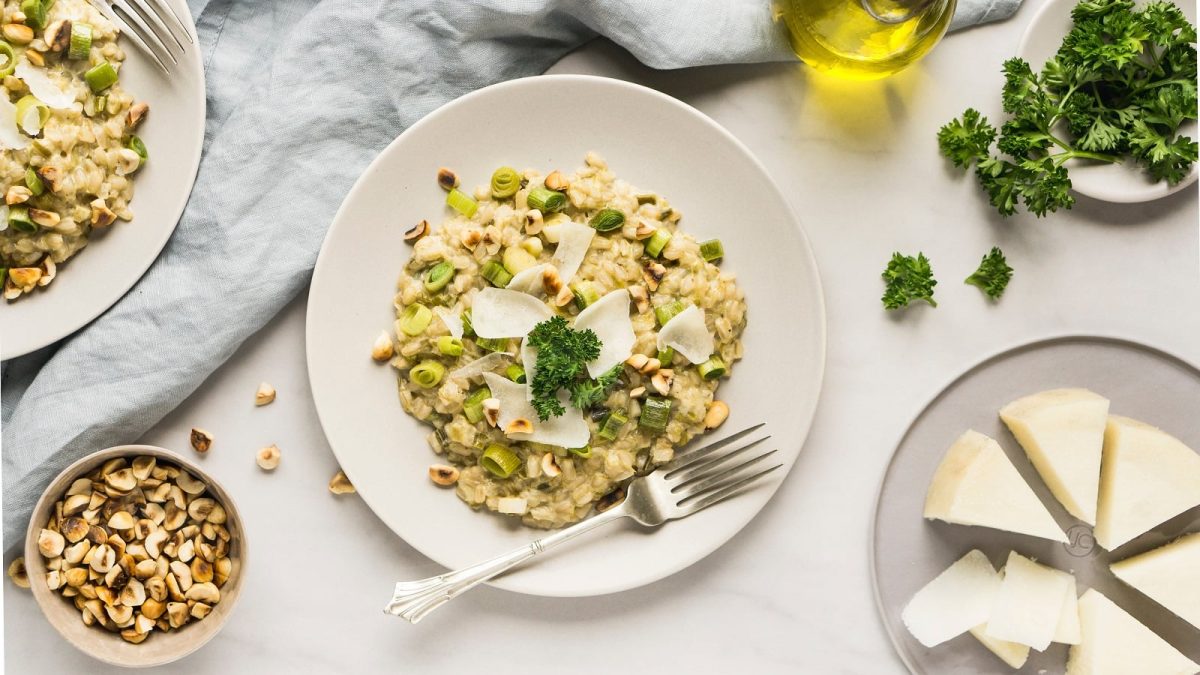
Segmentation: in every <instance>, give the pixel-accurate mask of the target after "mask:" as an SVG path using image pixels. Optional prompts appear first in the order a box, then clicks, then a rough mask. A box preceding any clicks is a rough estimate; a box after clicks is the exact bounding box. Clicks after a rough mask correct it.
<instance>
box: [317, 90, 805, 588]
mask: <svg viewBox="0 0 1200 675" xmlns="http://www.w3.org/2000/svg"><path fill="white" fill-rule="evenodd" d="M531 102H536V105H531ZM498 120H509V121H511V122H512V123H513V125H515V127H512V129H513V130H512V131H511V132H510V133H505V134H495V133H490V132H487V133H485V132H483V131H482V130H483V129H488V128H493V127H494V125H495V123H496V122H497V121H498ZM506 126H510V125H506ZM521 130H525V131H521ZM307 351H308V369H309V378H310V380H311V382H312V389H313V396H314V398H315V401H316V406H317V412H318V414H319V416H320V420H321V423H322V426H323V427H324V430H325V433H326V436H327V437H328V439H329V442H330V445H331V446H332V448H333V451H334V453H335V454H336V455H337V458H338V461H339V462H340V464H341V466H342V468H343V470H345V472H346V474H347V475H348V476H349V477H350V479H351V480H352V481H353V483H354V485H355V486H356V487H357V488H358V492H359V494H361V495H362V497H363V499H364V500H366V502H367V504H368V505H370V506H371V508H372V509H373V510H374V511H375V512H376V513H377V514H378V515H379V516H380V518H382V519H383V521H384V522H385V523H387V524H388V526H389V527H391V528H392V529H393V530H394V531H395V532H396V533H397V534H399V535H400V536H401V537H402V538H404V539H405V540H406V541H407V542H408V543H409V544H411V545H412V546H414V547H415V548H417V549H418V550H419V551H421V552H422V553H424V554H425V555H427V556H429V557H430V558H432V559H433V560H435V561H437V562H438V563H440V564H442V565H444V566H446V567H450V568H457V567H461V566H464V565H467V564H471V563H474V562H478V561H479V560H481V559H484V558H487V557H490V556H493V555H496V554H498V553H500V552H503V551H506V550H509V549H511V548H514V547H516V546H518V545H522V544H526V543H528V542H529V541H531V540H532V539H535V538H537V537H538V536H541V535H542V534H544V533H545V531H546V530H547V529H551V528H558V527H562V526H564V525H567V524H570V523H573V522H576V521H578V520H580V519H583V518H586V517H588V516H589V515H590V514H591V513H593V512H594V510H595V509H596V508H599V507H600V505H601V504H603V502H604V500H605V499H606V498H610V495H612V494H613V492H614V490H617V489H619V487H620V486H621V485H622V484H623V483H624V482H626V481H627V480H628V479H630V478H631V477H633V476H634V475H637V474H639V473H643V472H647V471H650V470H652V469H653V468H654V467H655V466H658V465H661V464H664V463H666V462H669V461H670V460H671V458H672V457H673V456H674V453H675V452H676V451H677V450H678V449H680V448H682V447H683V446H685V445H686V444H687V443H689V442H697V443H702V442H704V439H705V438H709V437H712V438H717V437H720V436H723V435H727V434H728V433H731V432H734V431H737V430H739V429H741V428H744V427H747V426H750V425H751V424H757V423H759V422H765V423H766V428H767V430H768V431H769V433H771V434H772V435H773V438H772V440H771V443H773V444H774V445H775V446H776V447H777V448H778V450H779V453H778V455H779V456H780V458H781V460H782V461H783V462H784V463H785V465H786V466H787V467H789V468H790V466H791V464H792V462H793V461H794V460H795V458H796V456H797V454H798V453H799V451H800V448H801V446H802V445H803V443H804V439H805V437H806V435H807V433H808V429H809V426H810V424H811V421H812V417H813V413H814V412H815V409H816V404H817V397H818V394H819V391H820V387H821V379H822V373H823V370H824V358H825V314H824V305H823V299H822V292H821V286H820V279H819V276H818V273H817V267H816V263H815V260H814V258H813V254H812V251H811V248H810V246H809V244H808V241H807V239H806V238H805V236H804V234H803V231H802V230H801V228H800V225H799V222H798V221H797V219H796V216H795V214H793V213H792V211H791V208H790V207H789V206H788V203H787V201H786V200H785V199H784V197H783V195H782V193H781V192H780V191H779V189H778V188H777V187H776V186H775V184H774V183H773V182H772V180H771V178H770V176H769V175H768V174H767V173H766V170H765V169H764V168H763V167H762V166H761V165H760V164H759V163H758V162H757V161H756V160H755V159H754V157H753V156H752V155H751V154H750V153H749V151H748V150H747V149H746V148H745V147H744V146H743V145H741V143H739V142H738V141H737V140H736V139H734V138H733V137H732V136H731V135H730V134H729V133H728V132H726V131H725V130H724V129H722V128H721V127H720V126H718V125H717V124H716V123H714V122H713V121H712V120H710V119H709V118H707V117H705V116H704V115H703V114H701V113H700V112H698V111H696V110H695V109H693V108H691V107H689V106H687V105H685V104H683V103H680V102H679V101H677V100H675V99H673V98H670V97H668V96H665V95H663V94H661V93H658V92H655V91H652V90H650V89H646V88H643V87H640V86H637V85H633V84H629V83H625V82H621V81H618V80H610V79H604V78H596V77H589V76H573V75H568V76H542V77H537V78H529V79H524V80H516V81H513V82H508V83H504V84H499V85H495V86H492V87H488V88H486V89H483V90H480V91H478V92H475V93H473V94H470V95H468V96H464V97H463V98H461V99H458V100H456V101H454V102H452V103H450V104H448V105H446V106H444V107H442V108H441V109H439V110H438V111H436V112H434V113H433V114H431V115H429V116H428V117H426V118H425V119H423V120H421V121H420V122H419V123H417V124H415V125H413V127H412V128H410V129H409V130H408V131H406V132H405V133H404V134H402V135H401V136H400V137H399V138H397V139H396V140H395V141H394V142H393V143H392V144H391V145H390V146H388V148H386V149H385V150H384V151H383V152H382V153H381V154H380V156H379V157H378V158H377V159H376V160H375V161H374V163H372V165H371V166H370V167H369V168H368V169H367V170H366V172H364V174H363V176H362V177H361V178H360V179H359V181H358V183H357V184H356V185H355V187H354V188H353V190H352V191H351V192H350V194H349V195H348V196H347V198H346V200H345V202H344V203H343V204H342V207H341V209H340V210H339V211H338V214H337V216H336V217H335V219H334V222H333V225H332V226H331V227H330V230H329V234H328V235H327V237H326V240H325V244H324V246H323V248H322V250H321V254H320V257H319V258H318V260H317V266H316V271H315V272H314V276H313V282H312V289H311V291H310V295H309V305H308V324H307ZM718 425H719V426H718ZM713 427H717V428H715V429H714V428H713ZM783 473H784V472H780V474H781V477H780V479H779V480H782V475H783ZM779 480H776V481H773V482H771V483H770V484H768V485H764V486H762V487H761V488H759V489H756V490H752V491H751V492H749V493H747V494H745V495H743V496H740V497H738V498H737V499H734V500H730V501H729V502H727V503H725V504H721V505H720V506H718V507H715V508H712V509H709V510H706V511H705V512H703V513H701V514H698V515H696V516H694V517H692V518H688V519H685V520H682V521H678V522H673V523H670V524H669V525H666V526H664V527H663V528H661V529H660V530H659V531H656V532H654V533H653V534H651V535H649V536H647V534H646V533H645V532H641V531H638V530H637V529H635V528H632V527H630V528H620V527H614V528H613V529H611V530H607V531H605V532H601V533H599V535H598V536H597V537H596V538H593V539H590V540H589V541H587V542H586V543H583V544H579V545H574V544H572V545H568V546H566V547H564V548H563V549H562V550H561V551H555V552H554V553H553V554H551V555H550V556H548V557H547V558H546V559H545V560H542V561H539V563H538V564H537V565H533V566H529V567H527V568H523V569H519V570H517V571H515V572H513V573H511V574H508V575H506V576H504V577H503V578H500V579H497V580H495V581H493V582H492V583H493V584H494V585H496V586H498V587H501V588H505V589H509V590H513V591H518V592H522V593H530V594H536V595H547V596H586V595H599V594H603V593H611V592H616V591H622V590H626V589H630V588H635V587H637V586H641V585H643V584H648V583H651V582H653V581H656V580H658V579H661V578H663V577H666V576H668V575H670V574H672V573H674V572H677V571H679V570H681V569H683V568H685V567H687V566H688V565H690V564H692V563H694V562H696V561H697V560H700V559H701V558H703V557H704V556H705V555H707V554H709V553H711V552H712V551H714V550H715V549H716V548H718V547H719V546H720V545H721V544H723V543H724V542H725V541H727V540H728V539H729V538H730V537H732V536H733V535H734V534H736V533H737V532H738V530H740V529H741V528H742V527H743V526H744V525H745V524H746V523H747V522H749V520H750V519H751V518H753V517H754V515H755V514H756V513H757V512H758V511H759V510H760V509H761V508H762V507H763V505H764V504H766V502H767V500H768V499H770V497H771V495H772V493H773V492H774V490H775V489H776V488H777V487H778V485H779Z"/></svg>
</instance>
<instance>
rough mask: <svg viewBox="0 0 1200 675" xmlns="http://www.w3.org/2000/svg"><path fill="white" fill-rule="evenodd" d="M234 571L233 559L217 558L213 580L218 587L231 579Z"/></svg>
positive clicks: (214, 564)
mask: <svg viewBox="0 0 1200 675" xmlns="http://www.w3.org/2000/svg"><path fill="white" fill-rule="evenodd" d="M232 573H233V561H232V560H230V559H229V558H217V561H216V562H214V563H213V581H214V582H215V583H216V584H217V587H218V588H219V587H221V586H224V585H225V582H226V581H229V575H230V574H232Z"/></svg>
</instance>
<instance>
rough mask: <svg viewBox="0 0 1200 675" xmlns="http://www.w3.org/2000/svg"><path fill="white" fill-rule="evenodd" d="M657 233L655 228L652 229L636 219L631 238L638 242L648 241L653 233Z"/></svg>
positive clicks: (648, 224)
mask: <svg viewBox="0 0 1200 675" xmlns="http://www.w3.org/2000/svg"><path fill="white" fill-rule="evenodd" d="M657 231H658V228H657V227H654V226H653V225H651V224H650V223H647V222H646V221H644V220H641V219H638V224H637V228H636V229H635V230H634V231H633V238H634V239H637V240H638V241H641V240H643V239H649V238H650V237H652V236H654V233H655V232H657Z"/></svg>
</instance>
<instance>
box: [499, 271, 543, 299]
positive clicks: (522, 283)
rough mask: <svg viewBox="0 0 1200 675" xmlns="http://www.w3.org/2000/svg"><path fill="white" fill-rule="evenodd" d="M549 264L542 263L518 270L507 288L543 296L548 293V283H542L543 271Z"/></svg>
mask: <svg viewBox="0 0 1200 675" xmlns="http://www.w3.org/2000/svg"><path fill="white" fill-rule="evenodd" d="M549 266H550V265H549V264H548V263H542V264H540V265H534V266H533V267H530V268H528V269H525V270H522V271H520V272H517V273H516V274H514V275H513V278H512V281H509V282H508V285H507V286H505V288H506V289H508V290H510V291H517V292H518V293H528V294H529V295H533V296H537V297H541V296H543V295H545V294H546V285H545V284H544V283H542V273H543V272H545V271H546V268H547V267H549Z"/></svg>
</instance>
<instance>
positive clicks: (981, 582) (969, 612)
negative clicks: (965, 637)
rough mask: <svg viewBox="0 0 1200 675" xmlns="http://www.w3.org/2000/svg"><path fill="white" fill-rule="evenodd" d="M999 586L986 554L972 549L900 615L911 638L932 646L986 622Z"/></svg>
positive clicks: (917, 595) (996, 575)
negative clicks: (911, 635)
mask: <svg viewBox="0 0 1200 675" xmlns="http://www.w3.org/2000/svg"><path fill="white" fill-rule="evenodd" d="M999 587H1000V575H998V574H997V573H996V570H995V568H993V567H992V563H990V562H988V559H987V556H985V555H984V554H983V553H981V552H979V551H971V552H970V553H968V554H966V555H965V556H963V557H962V558H960V559H959V560H958V561H957V562H955V563H954V564H953V565H951V566H950V567H948V568H947V569H946V571H944V572H942V573H941V574H939V575H938V576H937V578H935V579H934V580H933V581H930V582H929V583H928V584H925V587H924V588H922V589H921V590H919V591H917V594H916V595H914V596H913V597H912V600H909V601H908V605H906V606H905V607H904V612H903V613H902V614H901V615H900V618H901V619H902V620H903V621H904V625H905V626H906V627H907V628H908V631H909V632H910V633H912V634H913V637H915V638H917V640H919V641H920V642H921V644H923V645H925V646H926V647H933V646H935V645H939V644H941V643H943V642H945V641H946V640H949V639H951V638H954V637H957V636H959V635H962V634H963V633H965V632H967V631H969V630H971V629H972V628H973V627H975V626H978V625H979V624H981V623H983V622H985V621H986V620H987V618H988V615H989V614H990V613H991V609H992V600H993V598H994V597H995V595H996V591H997V589H999Z"/></svg>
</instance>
